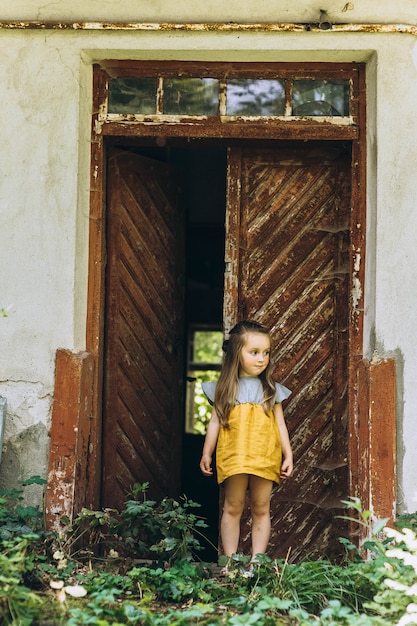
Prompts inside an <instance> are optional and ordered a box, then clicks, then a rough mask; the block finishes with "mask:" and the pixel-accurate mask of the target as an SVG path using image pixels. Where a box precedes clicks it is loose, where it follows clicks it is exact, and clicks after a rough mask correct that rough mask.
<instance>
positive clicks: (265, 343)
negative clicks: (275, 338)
mask: <svg viewBox="0 0 417 626" xmlns="http://www.w3.org/2000/svg"><path fill="white" fill-rule="evenodd" d="M270 347H271V341H270V339H269V337H268V335H265V334H264V333H257V332H250V333H248V334H247V336H246V341H245V343H244V345H243V348H242V350H241V352H240V368H239V376H259V374H261V373H262V372H263V371H264V369H265V368H266V366H267V365H268V363H269V352H270Z"/></svg>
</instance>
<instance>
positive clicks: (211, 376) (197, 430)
mask: <svg viewBox="0 0 417 626" xmlns="http://www.w3.org/2000/svg"><path fill="white" fill-rule="evenodd" d="M218 378H219V372H218V371H217V370H204V371H198V370H192V371H191V372H189V377H188V382H187V417H186V432H189V433H194V434H195V435H204V434H205V433H206V430H207V425H208V423H209V420H210V417H211V413H212V410H213V409H212V406H211V405H210V403H209V401H208V400H207V398H206V396H205V395H204V392H203V388H202V385H201V384H202V383H203V382H207V381H217V380H218Z"/></svg>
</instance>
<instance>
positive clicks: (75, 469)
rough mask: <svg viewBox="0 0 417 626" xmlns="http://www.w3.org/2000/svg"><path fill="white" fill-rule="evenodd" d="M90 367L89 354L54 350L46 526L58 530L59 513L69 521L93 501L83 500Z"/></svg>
mask: <svg viewBox="0 0 417 626" xmlns="http://www.w3.org/2000/svg"><path fill="white" fill-rule="evenodd" d="M93 369H94V368H93V359H92V356H91V355H90V354H89V353H87V352H82V353H80V354H73V353H72V352H70V351H69V350H58V351H57V355H56V367H55V390H54V405H53V411H52V426H51V448H50V457H49V469H48V485H47V491H46V502H45V517H46V523H47V527H48V528H49V529H53V530H59V528H60V518H61V516H62V515H66V516H67V517H68V518H69V519H70V520H72V519H73V517H74V515H75V514H76V513H77V512H78V511H80V510H81V508H82V506H87V507H88V506H91V504H93V503H90V502H86V498H87V493H88V491H89V489H88V470H87V465H88V458H89V453H88V447H89V440H90V429H91V423H90V421H91V402H92V393H91V391H92V381H93ZM75 486H77V489H75Z"/></svg>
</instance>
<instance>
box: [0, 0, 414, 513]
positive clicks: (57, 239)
mask: <svg viewBox="0 0 417 626" xmlns="http://www.w3.org/2000/svg"><path fill="white" fill-rule="evenodd" d="M173 6H174V5H173V4H172V2H168V1H167V0H159V1H157V2H155V1H154V0H152V1H151V0H148V1H144V2H141V3H140V8H138V3H137V1H136V0H121V1H120V2H118V3H117V6H115V4H114V2H110V1H108V2H103V1H102V0H86V1H85V0H84V1H83V2H81V1H78V0H74V1H73V2H71V3H68V2H36V1H33V0H3V2H2V6H1V8H0V21H1V20H30V19H33V20H61V21H65V20H70V21H71V20H76V21H83V20H91V21H94V20H96V21H100V20H104V21H116V22H121V21H137V22H147V21H148V22H150V21H151V22H170V21H177V22H178V21H194V22H205V21H207V22H222V21H224V22H227V21H234V22H258V21H264V22H277V23H279V22H288V21H290V22H308V21H314V20H315V19H317V16H318V15H319V11H320V9H322V8H328V11H329V15H330V17H331V18H333V19H334V20H335V21H339V22H345V23H346V22H354V23H364V22H367V23H397V24H398V23H410V24H417V8H416V7H415V3H414V2H413V1H411V0H406V1H404V2H402V3H400V5H398V3H397V4H393V3H392V2H391V1H389V0H378V1H372V2H368V1H367V2H365V1H364V0H362V1H360V2H359V1H358V2H349V3H346V2H340V3H337V4H336V3H331V6H329V7H326V6H324V5H323V4H322V3H318V2H316V1H314V0H308V1H307V0H306V1H302V2H299V3H294V2H289V1H284V2H282V3H279V6H278V5H277V3H276V2H272V1H271V2H268V1H266V2H263V3H261V4H259V3H258V4H254V3H252V2H241V0H230V2H228V3H224V2H219V1H217V0H216V1H215V0H208V2H206V3H199V4H198V5H197V6H196V7H194V8H192V9H190V3H189V2H188V0H178V2H176V3H175V9H174V8H173ZM102 58H138V59H140V58H143V59H146V58H155V59H174V58H175V59H196V60H199V59H202V60H203V59H207V60H222V61H224V60H241V61H248V60H249V61H263V60H264V61H297V60H298V61H302V60H308V61H314V60H316V61H340V62H341V61H365V62H367V63H368V67H369V72H368V100H367V108H368V224H367V233H368V234H367V236H368V241H367V266H366V286H365V294H366V309H365V338H364V355H365V356H366V357H368V358H370V357H372V354H373V353H374V351H375V350H377V351H378V353H379V356H381V357H387V356H394V357H395V355H397V354H400V355H401V358H402V362H401V367H400V368H399V369H398V377H399V380H398V391H399V399H398V420H399V424H400V425H401V427H400V428H399V436H400V439H401V440H400V441H399V451H400V455H399V459H398V463H399V467H400V471H399V476H400V481H401V484H400V494H401V500H400V502H399V508H400V509H401V510H409V511H415V510H416V509H417V474H416V472H415V461H414V450H415V449H416V447H417V429H416V428H415V424H416V415H417V398H416V394H415V379H416V375H417V342H415V341H414V339H413V338H414V336H415V328H416V326H417V291H416V290H415V284H416V280H417V252H416V247H415V242H414V238H415V236H414V233H415V232H416V229H417V206H416V203H417V200H416V199H417V177H416V175H415V163H416V162H417V144H416V142H415V141H412V140H410V138H412V137H416V136H417V115H416V113H417V110H416V109H417V105H416V103H417V70H416V66H417V45H416V38H415V37H413V36H411V35H407V34H380V33H374V34H367V33H363V34H358V33H336V32H332V31H327V32H323V33H317V32H316V33H308V32H301V33H272V32H269V33H262V32H255V33H249V32H248V33H238V34H236V33H231V34H227V33H216V32H206V33H196V32H193V33H181V32H174V33H173V32H161V33H155V32H105V31H102V32H92V31H79V32H77V31H66V32H60V31H48V30H45V31H33V30H2V31H0V73H1V76H2V123H1V125H0V140H1V145H2V152H1V156H0V159H1V168H0V212H1V215H2V226H1V230H0V263H1V267H2V268H7V271H5V272H4V271H2V275H1V282H0V297H1V301H0V308H1V307H7V308H9V314H8V317H6V318H3V319H0V346H1V348H0V395H3V396H5V397H6V398H7V401H8V410H7V417H6V436H5V452H4V456H3V459H2V461H1V465H0V484H1V485H6V484H9V483H11V482H13V481H14V480H16V479H17V478H27V477H28V475H30V474H31V473H35V474H41V475H42V474H43V475H46V464H47V454H48V435H47V432H48V429H49V425H50V413H51V402H52V390H53V382H54V359H55V353H56V350H57V349H58V348H67V349H70V350H72V351H74V352H78V351H79V350H83V349H85V345H84V337H85V312H86V298H87V254H88V194H89V155H90V151H89V140H90V115H91V75H92V70H91V66H92V63H93V62H94V61H96V60H99V59H102ZM4 218H7V219H4ZM382 419H383V417H382Z"/></svg>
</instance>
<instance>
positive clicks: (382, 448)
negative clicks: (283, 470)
mask: <svg viewBox="0 0 417 626" xmlns="http://www.w3.org/2000/svg"><path fill="white" fill-rule="evenodd" d="M395 376H396V370H395V361H394V359H383V360H380V361H375V362H371V363H370V362H369V361H366V360H363V361H360V362H358V364H357V370H356V399H355V400H356V402H355V407H354V414H355V419H354V427H353V428H352V430H351V459H350V461H351V463H350V464H351V468H352V474H351V482H352V485H351V495H353V496H356V497H358V498H359V499H360V501H361V505H362V507H363V509H365V510H370V511H372V514H373V517H374V518H375V519H382V518H388V519H389V521H390V522H392V521H393V520H394V518H395V506H396V378H395Z"/></svg>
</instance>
